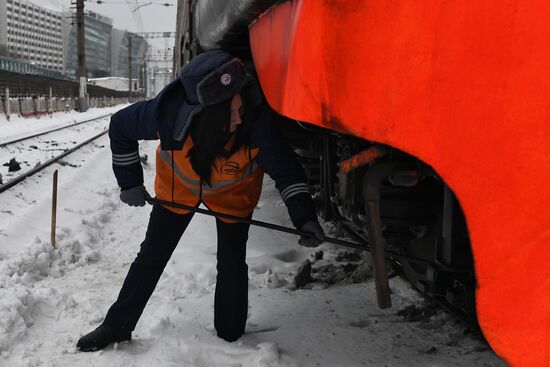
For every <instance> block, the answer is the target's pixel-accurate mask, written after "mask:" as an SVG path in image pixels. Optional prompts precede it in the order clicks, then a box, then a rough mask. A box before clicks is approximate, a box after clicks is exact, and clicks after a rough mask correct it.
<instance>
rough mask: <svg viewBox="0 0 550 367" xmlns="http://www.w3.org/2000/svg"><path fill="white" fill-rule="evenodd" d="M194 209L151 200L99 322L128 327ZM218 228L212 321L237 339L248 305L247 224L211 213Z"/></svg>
mask: <svg viewBox="0 0 550 367" xmlns="http://www.w3.org/2000/svg"><path fill="white" fill-rule="evenodd" d="M191 218H193V213H189V214H175V213H173V212H171V211H170V210H167V209H165V208H163V207H162V206H160V205H155V206H154V207H153V211H152V212H151V217H150V219H149V226H148V227H147V234H146V235H145V240H144V241H143V243H142V244H141V250H140V251H139V253H138V255H137V257H136V259H135V260H134V262H133V263H132V265H131V266H130V270H129V271H128V275H126V279H125V280H124V284H123V286H122V289H121V290H120V294H119V296H118V299H117V300H116V302H115V303H114V304H113V305H112V306H111V308H110V309H109V311H108V312H107V316H106V317H105V321H104V324H105V325H107V326H108V327H110V328H112V329H115V330H118V331H120V332H128V331H133V330H134V328H135V327H136V324H137V322H138V320H139V317H140V316H141V313H142V312H143V309H144V308H145V305H146V304H147V301H148V300H149V297H151V294H152V293H153V290H154V289H155V287H156V285H157V283H158V280H159V279H160V276H161V274H162V272H163V270H164V267H165V266H166V264H167V263H168V260H169V259H170V256H171V255H172V252H173V251H174V249H175V248H176V245H177V244H178V242H179V240H180V238H181V236H182V235H183V232H184V231H185V229H186V228H187V225H188V224H189V222H190V221H191ZM216 227H217V232H218V253H217V260H218V264H217V270H218V276H217V282H216V293H215V298H214V327H215V328H216V331H217V332H218V336H219V337H220V338H223V339H225V340H227V341H234V340H237V339H238V338H239V337H240V336H241V335H242V334H243V333H244V327H245V324H246V316H247V313H248V312H247V311H248V267H247V265H246V262H245V258H246V241H247V240H248V229H249V227H250V225H248V224H242V223H225V222H222V221H220V220H219V219H217V218H216Z"/></svg>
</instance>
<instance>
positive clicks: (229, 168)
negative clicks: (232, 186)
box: [220, 161, 241, 175]
mask: <svg viewBox="0 0 550 367" xmlns="http://www.w3.org/2000/svg"><path fill="white" fill-rule="evenodd" d="M240 169H241V166H240V165H239V164H238V163H237V162H235V161H227V162H225V163H224V164H222V166H221V167H220V172H221V173H222V174H224V175H236V174H238V173H239V170H240Z"/></svg>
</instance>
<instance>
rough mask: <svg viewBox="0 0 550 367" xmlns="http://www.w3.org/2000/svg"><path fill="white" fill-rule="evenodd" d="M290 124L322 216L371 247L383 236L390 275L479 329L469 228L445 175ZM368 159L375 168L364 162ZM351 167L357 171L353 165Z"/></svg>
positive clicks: (384, 150)
mask: <svg viewBox="0 0 550 367" xmlns="http://www.w3.org/2000/svg"><path fill="white" fill-rule="evenodd" d="M282 126H283V133H284V135H285V137H286V138H287V140H288V141H289V142H290V144H291V145H292V147H293V148H294V149H295V151H296V152H297V153H298V156H299V158H300V161H301V163H302V165H303V167H304V169H305V172H306V175H307V178H308V181H309V184H310V187H311V188H312V190H313V194H314V197H315V198H316V202H317V204H318V208H319V212H320V215H321V217H322V218H323V219H324V220H325V221H331V222H333V223H335V224H336V225H337V228H338V229H339V231H340V233H343V234H346V235H348V236H351V237H353V238H354V239H355V240H356V241H359V242H360V243H364V244H369V243H370V242H371V241H372V240H373V236H376V232H379V233H380V234H381V237H382V239H383V246H384V253H385V255H386V260H387V264H388V266H391V269H386V271H389V270H394V271H396V272H398V273H399V274H402V275H403V276H404V277H406V278H407V279H408V280H409V281H410V282H411V284H412V285H413V286H414V287H415V288H417V289H418V290H420V291H421V292H423V293H424V294H426V295H428V296H430V297H432V298H433V299H434V300H436V301H437V302H438V303H440V304H441V305H442V306H443V307H445V308H448V309H449V310H450V311H451V312H453V313H454V314H457V315H458V316H460V317H461V318H463V319H464V320H465V321H466V322H468V323H469V324H470V325H473V326H474V327H477V319H476V310H475V288H476V282H475V273H474V267H473V257H472V251H471V247H470V241H469V237H468V231H467V228H466V222H465V219H464V215H463V213H462V210H461V208H460V204H459V203H458V201H457V199H456V197H455V195H454V194H453V192H452V191H451V189H450V188H449V187H448V186H447V185H446V184H445V183H444V182H443V181H442V180H441V178H440V177H439V176H438V175H437V173H436V172H435V171H434V170H433V169H432V168H431V167H430V166H429V165H427V164H425V163H423V162H421V161H420V160H419V159H417V158H415V157H413V156H411V155H408V154H406V153H404V152H402V151H400V150H397V149H395V148H391V147H388V146H384V145H381V144H376V143H373V142H368V141H365V140H363V139H360V138H357V137H354V136H348V135H343V134H340V133H336V132H334V131H329V130H325V129H322V128H319V127H316V126H313V125H308V124H305V123H300V122H293V121H290V120H287V121H286V123H283V124H282ZM371 152H375V153H376V154H375V155H372V154H369V153H371ZM364 156H367V158H368V161H367V162H366V161H365V160H363V161H361V159H360V158H361V157H364ZM358 158H359V159H358ZM350 162H352V165H351V167H350V166H349V165H346V163H350ZM369 202H370V203H371V206H370V207H369ZM373 203H374V206H375V207H374V208H373V207H372V204H373ZM371 233H372V235H371Z"/></svg>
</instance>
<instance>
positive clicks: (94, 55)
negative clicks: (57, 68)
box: [8, 0, 113, 77]
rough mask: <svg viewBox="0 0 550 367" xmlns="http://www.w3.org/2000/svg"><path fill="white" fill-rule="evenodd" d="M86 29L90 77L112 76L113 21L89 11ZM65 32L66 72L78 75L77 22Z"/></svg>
mask: <svg viewBox="0 0 550 367" xmlns="http://www.w3.org/2000/svg"><path fill="white" fill-rule="evenodd" d="M8 1H9V0H8ZM66 16H67V17H71V14H70V13H67V14H66ZM84 29H85V32H84V37H85V44H86V72H87V74H88V77H104V76H109V75H111V30H112V29H113V20H112V19H111V18H108V17H106V16H103V15H100V14H97V13H94V12H90V11H89V12H86V13H85V15H84ZM65 32H66V36H65V37H66V40H67V52H66V72H67V73H69V74H73V75H76V73H77V70H78V55H77V45H76V22H75V21H73V22H72V24H70V25H69V26H67V27H66V28H65Z"/></svg>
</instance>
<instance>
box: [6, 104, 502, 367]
mask: <svg viewBox="0 0 550 367" xmlns="http://www.w3.org/2000/svg"><path fill="white" fill-rule="evenodd" d="M107 112H111V111H109V110H107V109H97V110H91V111H90V112H88V113H84V114H78V115H71V117H69V116H64V115H63V114H59V115H56V116H54V117H53V118H51V119H49V118H42V119H36V120H35V119H30V120H25V121H23V120H18V121H11V122H6V121H5V120H4V121H2V120H1V119H2V117H0V142H1V141H6V140H9V139H11V138H13V137H14V136H16V135H26V134H27V133H29V132H30V131H33V130H41V129H45V128H48V127H49V126H54V125H55V126H58V125H62V124H70V123H73V120H74V119H78V120H85V119H88V118H92V117H94V116H99V115H102V114H104V113H107ZM47 119H49V120H47ZM44 121H47V123H44ZM46 125H47V126H46ZM108 147H109V144H108V138H107V137H106V136H105V137H103V138H101V139H100V140H98V141H97V142H96V143H93V144H91V145H89V146H87V147H86V148H85V149H84V150H83V151H82V152H78V153H75V154H73V155H70V156H69V157H67V158H66V159H65V161H66V162H67V163H68V164H64V165H53V166H51V167H50V168H49V169H47V170H46V171H45V172H43V173H40V174H38V175H35V176H34V177H32V178H30V179H27V180H26V181H25V182H23V183H21V184H19V185H17V186H15V187H13V188H12V189H10V190H8V191H6V192H4V193H1V194H0V366H9V367H11V366H26V367H27V366H28V367H31V366H52V367H53V366H55V367H57V366H124V367H128V366H151V365H156V366H159V367H163V366H233V367H236V366H242V367H245V366H258V367H283V366H326V367H332V366H503V365H504V363H503V362H502V361H501V360H500V359H499V358H498V357H497V356H496V355H495V354H494V353H493V352H492V351H491V350H490V348H489V347H488V346H487V344H486V343H485V342H483V341H482V340H479V339H478V338H476V337H475V336H472V335H471V334H468V333H465V330H466V329H465V327H464V326H463V325H461V324H459V323H457V322H456V321H454V320H453V319H452V318H451V317H449V316H447V315H445V314H444V313H442V312H441V311H434V310H433V309H431V308H430V307H427V308H426V303H425V301H424V299H423V298H422V297H421V296H420V295H419V294H418V293H417V292H416V291H414V290H413V289H411V288H410V286H409V285H408V284H407V283H406V282H405V281H403V280H402V279H400V278H399V277H393V278H392V279H391V280H390V285H391V289H392V292H393V294H392V301H393V307H392V308H390V309H388V310H380V309H378V307H377V305H376V295H375V290H374V284H373V281H372V275H371V269H370V267H369V259H368V257H364V256H363V255H361V254H359V253H357V252H355V251H350V250H346V249H342V248H337V247H333V246H330V245H322V246H320V247H319V248H318V249H308V248H302V247H299V246H298V245H297V242H296V240H297V238H296V237H294V236H292V235H289V234H283V233H278V232H273V231H269V230H266V229H262V228H251V233H250V239H249V242H248V252H247V254H248V257H247V262H248V265H249V277H250V288H249V300H250V302H249V303H250V306H249V319H248V324H247V333H246V334H245V335H244V336H243V337H242V338H241V339H240V340H239V341H237V342H235V343H227V342H225V341H223V340H221V339H219V338H217V337H216V335H215V332H214V328H213V292H214V287H215V276H216V270H215V251H216V247H215V246H216V238H215V236H216V234H215V232H216V231H215V229H214V228H215V225H214V220H213V219H212V218H210V217H204V216H200V215H196V216H195V218H194V219H193V221H192V222H191V225H190V226H189V228H188V230H187V231H186V233H185V234H184V236H183V238H182V240H181V242H180V244H179V246H178V248H177V249H176V251H175V253H174V255H173V257H172V259H171V261H170V263H169V265H168V267H167V268H166V270H165V273H164V274H163V276H162V278H161V280H160V283H159V285H158V286H157V289H156V291H155V293H154V294H153V296H152V298H151V300H150V301H149V304H148V306H147V308H146V309H145V312H144V314H143V316H142V318H141V320H140V322H139V323H138V325H137V328H136V330H135V332H134V334H133V341H132V342H130V343H120V344H119V345H115V346H111V347H108V348H107V349H105V350H103V351H101V352H95V353H80V352H77V351H76V349H75V343H76V341H77V340H78V338H79V337H80V336H81V335H83V334H85V333H87V332H89V331H91V330H93V329H94V328H95V327H96V326H97V325H98V324H99V323H100V322H101V321H102V319H103V316H104V314H105V312H106V310H107V309H108V307H109V306H110V305H111V303H112V302H113V301H114V300H115V298H116V296H117V294H118V291H119V289H120V286H121V284H122V281H123V279H124V276H125V275H126V271H127V269H128V267H129V265H130V263H131V262H132V261H133V259H134V257H135V255H136V253H137V251H138V249H139V244H140V242H141V241H142V239H143V237H144V235H145V229H146V225H147V221H148V215H149V211H150V207H144V208H132V207H128V206H125V205H124V204H122V203H121V202H120V201H119V199H118V193H119V190H118V188H117V186H116V182H115V179H114V177H113V174H112V172H111V156H110V151H109V148H108ZM155 148H156V143H155V142H144V143H142V144H141V151H142V154H147V155H148V157H149V159H148V163H147V164H146V165H145V166H144V170H145V180H146V186H147V187H148V188H149V189H150V191H151V190H152V186H153V178H154V149H155ZM21 154H24V153H21ZM24 158H25V157H18V160H24ZM0 163H2V164H3V163H6V162H0ZM55 169H58V170H59V197H58V217H57V237H56V238H57V248H56V249H55V250H54V249H52V246H51V244H50V215H51V214H50V213H51V209H50V205H51V197H50V196H51V176H52V172H53V170H55ZM254 218H255V219H259V220H265V221H270V222H274V223H277V224H281V225H286V226H290V220H289V219H288V215H287V212H286V208H285V207H284V205H283V203H282V201H281V198H280V196H279V194H278V193H277V191H276V190H275V189H274V186H273V182H272V181H271V180H270V179H269V178H266V180H265V186H264V192H263V194H262V198H261V201H260V203H259V205H258V208H257V209H256V211H255V214H254ZM326 229H327V232H331V230H332V229H331V228H330V226H328V225H327V226H326ZM332 235H334V233H332ZM316 253H317V256H315V255H316ZM321 253H322V258H321ZM306 259H309V260H311V262H312V263H313V274H312V275H313V277H314V278H315V279H317V280H316V281H315V282H313V283H310V284H309V285H308V286H306V287H305V288H303V289H296V288H295V287H294V281H293V279H294V276H295V274H296V271H297V269H298V268H299V266H300V265H301V264H302V263H303V262H304V261H305V260H306ZM406 307H409V308H408V310H409V311H410V310H411V309H413V308H416V309H418V310H424V313H422V314H420V315H417V316H415V317H408V318H407V317H405V316H403V315H402V314H400V313H399V311H401V310H403V309H405V308H406ZM413 313H414V312H413Z"/></svg>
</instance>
